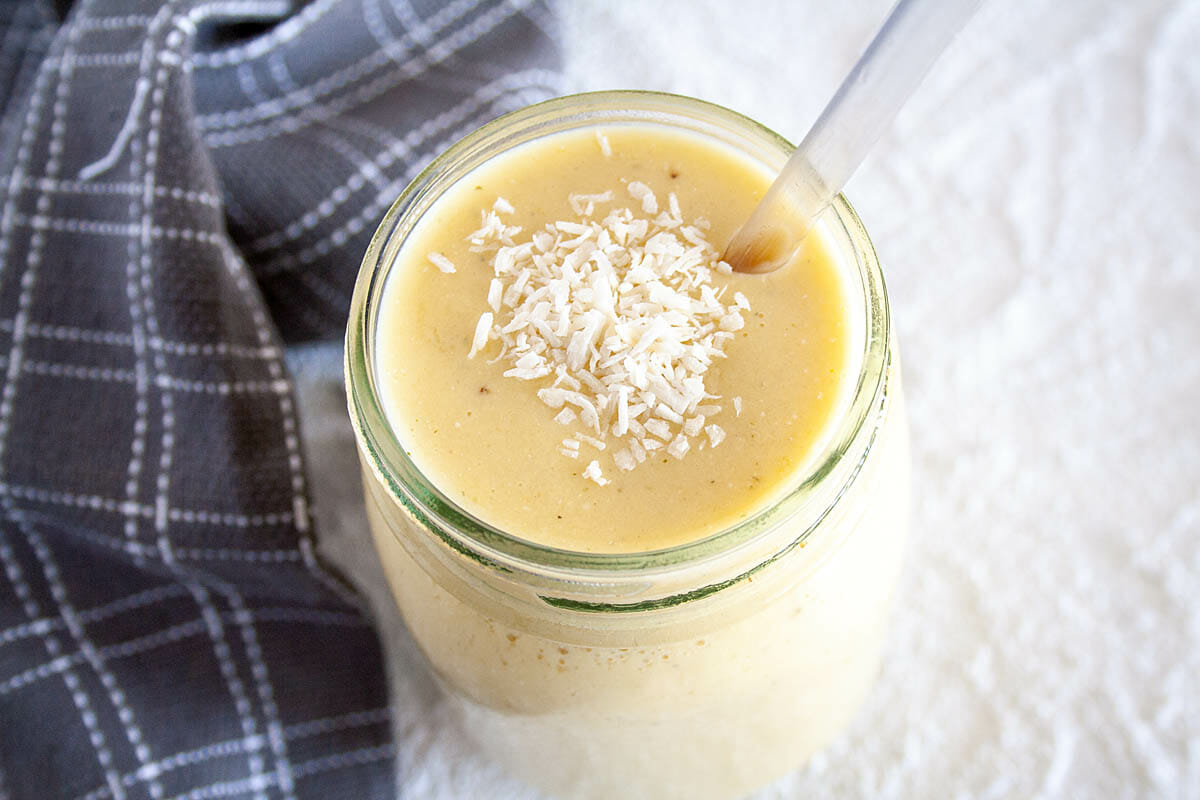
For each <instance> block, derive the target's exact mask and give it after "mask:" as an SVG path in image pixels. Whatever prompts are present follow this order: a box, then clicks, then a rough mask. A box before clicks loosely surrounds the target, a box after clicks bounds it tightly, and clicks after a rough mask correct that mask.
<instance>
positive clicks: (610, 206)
mask: <svg viewBox="0 0 1200 800" xmlns="http://www.w3.org/2000/svg"><path fill="white" fill-rule="evenodd" d="M770 181H771V176H770V175H769V174H768V173H767V171H766V170H765V169H764V168H763V167H762V166H761V165H755V164H754V163H753V162H752V161H751V160H750V159H748V158H747V157H746V156H744V155H742V154H740V153H738V152H736V151H734V150H733V149H731V148H728V147H723V146H721V145H719V144H717V143H714V142H712V141H705V140H704V139H701V138H698V137H696V136H694V135H690V134H687V133H683V132H679V131H673V130H671V129H670V128H666V127H663V126H612V127H609V128H598V129H596V130H593V131H575V132H568V133H564V134H559V135H556V136H552V137H547V138H545V139H542V140H538V141H535V142H532V143H530V144H526V145H523V146H522V147H520V148H517V149H515V150H514V151H512V152H510V153H507V154H505V156H504V157H503V158H499V159H496V160H495V162H493V163H490V164H488V165H486V166H485V167H483V168H481V169H479V170H476V171H475V172H473V173H472V175H471V176H470V179H469V180H465V181H461V182H460V183H459V184H458V185H456V186H455V187H453V188H452V189H451V190H450V191H448V192H447V193H446V194H445V196H444V197H443V198H442V199H441V200H440V201H439V202H438V204H437V205H436V206H435V207H434V208H433V209H432V210H431V211H430V212H429V213H427V214H426V216H425V218H424V219H423V220H422V222H421V224H420V225H419V226H418V228H417V229H416V230H415V231H414V233H413V234H412V235H411V236H410V241H409V242H408V243H407V244H406V246H405V249H404V250H403V251H402V252H401V254H400V259H399V263H398V264H397V266H396V268H395V269H394V271H393V274H392V276H391V278H390V280H389V284H388V287H387V290H386V291H385V293H384V295H383V306H382V309H381V312H380V321H379V329H378V334H377V335H378V359H379V361H378V366H377V369H378V375H379V380H380V385H381V392H382V396H383V402H384V406H385V409H386V410H387V413H388V416H389V419H390V420H391V421H392V424H393V426H394V428H395V429H396V432H397V434H398V436H399V437H400V439H401V441H402V442H403V443H404V445H405V447H406V449H407V450H408V451H409V453H410V455H411V456H412V457H413V459H414V460H415V461H416V462H417V463H418V464H419V465H420V466H421V468H422V469H423V471H425V472H426V473H427V474H428V475H429V476H430V477H431V478H432V479H433V482H434V483H435V484H436V485H438V486H439V487H440V488H441V489H442V490H443V491H444V492H446V494H447V495H448V496H449V497H450V498H451V499H452V500H453V501H454V502H456V503H458V504H460V505H461V506H463V507H464V508H466V509H468V510H470V511H471V512H473V513H474V514H475V515H477V516H478V517H480V518H481V519H484V520H486V521H488V522H490V523H492V524H493V525H496V526H497V527H500V528H503V529H504V530H507V531H511V532H513V533H514V534H516V535H518V536H521V537H523V538H526V539H530V540H532V541H535V542H538V543H540V544H544V545H548V546H552V547H557V548H562V549H565V550H580V551H588V552H633V551H640V550H656V549H660V548H665V547H670V546H672V545H677V544H680V543H683V542H686V541H690V540H695V539H699V538H702V537H704V536H706V535H708V534H711V533H714V532H716V531H719V530H721V529H723V528H726V527H728V526H730V525H733V524H735V523H737V522H738V521H740V520H742V519H744V518H745V517H747V516H749V515H750V514H751V513H752V512H753V511H755V510H757V509H758V508H760V507H762V506H764V505H766V504H767V503H768V502H770V500H771V499H773V498H774V497H776V496H777V495H778V494H779V492H780V490H781V488H782V487H786V486H787V485H788V483H789V481H790V480H791V479H792V478H793V477H794V476H795V474H796V472H797V470H800V469H803V467H804V466H805V465H806V464H807V463H808V457H809V454H810V453H811V452H812V451H813V449H814V446H815V445H816V444H817V443H818V442H819V441H820V440H821V435H822V433H823V432H824V430H825V429H826V428H827V426H828V424H829V421H830V417H831V414H832V410H833V408H834V407H835V403H836V401H837V400H838V397H839V394H841V393H842V392H843V391H844V389H843V385H842V384H843V382H844V376H845V375H846V370H845V365H846V361H847V357H848V356H847V340H846V332H845V328H846V314H847V310H846V303H845V296H844V294H845V293H844V291H843V288H842V285H841V281H842V279H841V277H840V274H839V270H838V268H837V265H836V264H835V263H834V261H833V259H832V258H831V256H830V253H829V251H828V248H827V246H826V244H825V242H824V240H823V238H822V237H821V236H814V237H812V238H811V239H810V240H809V241H808V242H807V243H806V244H805V245H804V247H803V249H802V251H801V253H800V254H799V256H798V257H797V258H796V259H795V260H794V261H793V262H792V263H791V264H789V265H788V266H787V267H786V268H784V269H781V270H778V271H776V272H774V273H771V274H768V275H743V274H738V273H734V274H723V273H720V272H718V273H716V274H715V275H714V276H713V277H714V280H713V281H712V285H713V287H714V289H715V290H716V291H717V292H721V293H723V295H724V297H726V298H728V299H730V300H731V301H732V298H733V296H734V295H735V294H740V295H741V296H742V297H744V298H745V303H744V305H747V304H748V306H749V308H748V309H740V310H739V309H736V307H735V310H739V313H740V317H741V319H742V324H743V327H741V328H740V329H738V330H736V331H730V332H729V335H728V337H727V343H726V344H725V346H724V348H723V352H722V354H721V356H719V357H716V358H714V359H713V362H714V363H713V364H712V366H711V367H710V368H709V369H708V371H707V374H706V376H705V383H706V386H705V388H706V390H707V391H708V393H710V394H712V395H715V396H716V397H717V398H719V399H704V400H702V401H701V402H700V403H699V404H698V407H699V408H701V409H702V410H706V409H713V408H716V407H720V409H721V410H720V412H719V413H717V414H711V413H710V414H708V415H705V419H704V424H703V426H701V427H700V428H699V429H698V431H699V435H697V436H695V437H690V439H691V441H690V445H689V449H688V452H687V454H686V456H685V457H683V458H675V457H673V456H672V455H671V454H670V453H668V452H667V449H666V445H668V444H669V442H670V441H671V440H672V439H673V438H674V435H673V434H672V435H671V437H670V439H668V440H667V441H662V439H661V437H655V436H653V435H652V434H647V435H646V436H645V437H641V441H644V440H645V439H646V438H649V439H651V440H652V442H653V441H661V442H662V445H663V447H661V448H659V450H658V451H654V452H651V453H648V454H647V455H648V456H649V457H648V458H647V459H646V460H645V461H644V462H642V463H639V465H638V467H637V468H636V469H632V470H628V471H626V470H622V469H620V468H618V467H617V466H616V465H615V464H614V463H613V455H614V454H615V453H616V452H619V451H620V450H621V449H623V448H626V446H627V445H626V444H624V443H623V442H622V439H621V437H615V436H612V430H611V423H610V424H609V425H607V426H602V427H603V428H604V430H603V431H597V430H590V429H589V428H588V427H587V426H586V425H584V424H583V423H582V421H581V420H576V421H575V422H574V424H567V425H562V424H558V423H556V422H555V421H554V419H553V418H554V416H555V413H554V411H553V410H550V409H548V408H547V406H546V405H545V404H543V403H542V402H540V401H539V399H538V397H537V391H538V390H539V389H543V388H545V387H548V386H551V385H552V383H553V377H554V376H553V375H550V376H547V377H545V378H542V379H538V380H522V379H518V378H513V377H504V373H505V372H506V371H507V370H509V369H510V368H511V366H512V364H511V363H510V362H509V361H508V360H497V358H496V356H497V355H498V354H499V352H500V350H501V345H500V343H499V342H497V341H492V342H490V344H489V346H487V347H484V348H481V349H480V351H479V353H478V355H477V356H476V357H474V358H471V359H468V358H467V355H468V352H469V351H470V350H471V345H472V339H473V335H474V331H475V328H476V325H477V322H478V320H479V317H480V315H481V313H483V312H487V311H489V310H490V307H489V305H488V303H487V298H488V294H489V284H490V282H491V281H492V280H493V278H494V277H495V271H494V269H493V264H492V261H493V260H494V255H495V254H494V252H478V248H477V247H472V244H471V242H470V241H469V239H470V237H471V234H472V232H473V231H475V230H476V229H478V228H479V227H480V219H481V215H482V214H486V213H487V212H489V211H491V210H492V208H493V206H494V205H495V204H496V202H497V199H498V198H503V199H502V200H501V203H507V204H508V205H510V206H511V208H512V211H511V212H509V213H507V214H503V215H502V219H503V222H504V224H505V225H509V226H515V227H518V228H520V229H521V230H520V233H518V234H517V235H516V237H515V238H514V242H516V243H520V242H522V241H529V240H530V239H531V238H532V236H533V234H534V233H536V232H539V231H542V230H543V229H544V228H545V226H546V225H547V224H550V225H551V226H553V225H554V224H555V223H556V222H567V223H570V224H572V225H575V224H580V223H592V222H594V223H597V226H598V227H600V226H599V223H600V222H601V221H602V220H603V218H604V217H605V215H607V214H610V213H612V212H613V211H614V210H621V209H630V211H631V212H633V216H634V218H635V219H638V218H642V219H648V220H652V219H654V218H655V217H657V216H658V214H660V213H668V214H669V211H667V209H668V208H669V202H670V198H672V197H673V198H675V200H676V202H677V204H678V207H679V209H680V211H681V215H680V216H681V218H682V220H683V225H681V226H679V227H690V228H691V233H692V236H693V238H702V239H703V240H705V241H707V242H710V243H717V244H718V246H720V245H723V243H724V242H726V241H728V240H729V238H730V237H731V236H732V235H733V233H734V231H735V230H736V228H737V226H738V225H740V224H741V223H742V222H744V221H745V220H746V218H747V217H748V216H749V214H750V212H751V211H752V210H753V208H754V205H755V204H756V203H757V201H758V200H759V198H761V196H762V194H763V193H764V192H765V191H766V188H767V186H768V185H769V184H770ZM631 186H633V187H635V189H636V188H637V187H648V188H649V191H650V192H651V195H650V196H651V197H654V198H656V201H655V202H654V203H653V204H652V207H654V208H656V209H658V208H660V207H661V210H660V211H656V212H655V213H653V214H647V213H645V212H644V209H643V204H642V202H641V201H640V200H639V199H638V198H636V197H634V196H633V195H632V194H631V190H630V187H631ZM643 191H644V190H643ZM580 195H582V196H585V197H589V198H595V197H602V196H605V195H608V196H610V197H611V199H609V200H604V201H596V200H590V199H589V200H587V201H584V202H586V203H590V204H592V205H593V206H594V209H593V210H592V213H591V214H589V215H586V216H584V215H582V214H579V213H576V208H575V207H573V206H572V203H571V199H572V196H575V197H578V196H580ZM643 196H644V194H643ZM576 205H578V201H577V204H576ZM696 221H699V222H700V226H702V227H692V225H693V223H695V222H696ZM661 230H663V231H665V232H668V233H669V232H671V231H672V230H673V229H669V228H665V227H663V228H661ZM674 230H677V229H674ZM555 234H556V235H557V237H558V238H559V239H560V240H561V239H568V240H569V239H571V238H573V237H574V236H575V234H574V233H563V232H562V231H557V230H556V231H555ZM678 238H679V239H680V240H681V241H684V242H685V243H687V240H686V239H684V238H683V236H679V237H678ZM431 253H434V254H437V258H438V259H439V260H440V259H442V258H444V259H445V260H446V261H443V262H441V263H442V268H439V267H438V266H436V265H435V264H434V263H432V262H431V261H430V259H429V258H428V256H429V254H431ZM714 257H715V256H714ZM446 262H449V263H450V264H452V265H453V266H454V268H455V271H454V272H452V273H449V272H444V271H443V269H444V268H446ZM617 272H618V275H620V274H621V273H620V270H619V268H618V270H617ZM614 283H618V280H614ZM585 285H586V282H585ZM618 289H619V286H618ZM505 310H507V309H505ZM648 319H651V320H652V319H653V316H652V315H651V316H649V317H648ZM564 338H565V337H564ZM631 340H634V341H635V339H631ZM630 389H631V391H633V392H634V393H637V387H633V386H631V387H630ZM735 398H737V400H736V403H737V407H736V408H735V406H734V403H735ZM663 413H665V414H667V415H668V416H673V415H671V414H670V411H669V409H664V410H663ZM687 416H689V417H690V418H694V417H695V416H696V415H695V414H691V415H687ZM646 417H650V418H656V417H655V415H654V414H652V413H651V414H647V415H646ZM669 422H671V420H670V419H662V420H661V422H660V425H661V424H662V423H669ZM713 424H715V425H718V426H719V428H720V430H721V432H722V433H723V439H722V440H721V441H720V443H719V444H718V445H717V446H715V447H714V446H712V439H711V437H710V436H709V435H708V434H707V433H705V432H704V430H703V428H704V427H707V425H713ZM576 432H583V433H585V434H587V435H588V436H589V438H590V439H597V438H600V436H601V433H603V434H605V435H604V436H603V439H602V441H603V443H604V446H605V449H604V450H599V449H597V446H596V445H595V444H594V442H591V443H590V442H589V441H588V440H584V441H583V442H581V446H580V447H579V448H578V450H579V455H578V456H577V457H574V458H572V457H570V456H564V454H563V453H561V452H560V450H561V449H562V448H561V442H562V441H563V439H564V438H565V437H570V436H571V435H572V434H574V433H576ZM720 435H721V434H718V436H720ZM625 438H626V439H631V438H638V437H630V436H627V437H625ZM592 460H596V461H597V462H598V464H600V465H601V467H602V474H603V475H604V479H605V480H607V481H608V483H606V484H605V485H604V486H598V485H596V484H595V483H594V482H592V481H589V480H586V479H582V477H581V476H582V473H583V472H584V470H585V467H586V465H587V464H588V463H590V462H591V461H592Z"/></svg>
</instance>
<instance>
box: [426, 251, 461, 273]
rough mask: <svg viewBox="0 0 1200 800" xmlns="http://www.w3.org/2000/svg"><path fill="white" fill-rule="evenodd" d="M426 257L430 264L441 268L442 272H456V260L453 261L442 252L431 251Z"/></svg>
mask: <svg viewBox="0 0 1200 800" xmlns="http://www.w3.org/2000/svg"><path fill="white" fill-rule="evenodd" d="M425 258H427V259H429V263H430V264H433V265H434V266H435V267H437V268H438V269H440V270H441V271H442V272H445V273H446V274H450V273H452V272H455V269H454V262H453V261H451V260H450V259H448V258H446V257H445V256H444V255H442V254H441V253H429V254H427V255H426V256H425Z"/></svg>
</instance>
